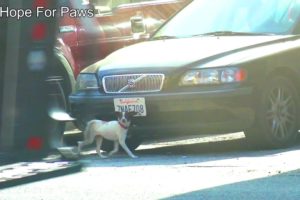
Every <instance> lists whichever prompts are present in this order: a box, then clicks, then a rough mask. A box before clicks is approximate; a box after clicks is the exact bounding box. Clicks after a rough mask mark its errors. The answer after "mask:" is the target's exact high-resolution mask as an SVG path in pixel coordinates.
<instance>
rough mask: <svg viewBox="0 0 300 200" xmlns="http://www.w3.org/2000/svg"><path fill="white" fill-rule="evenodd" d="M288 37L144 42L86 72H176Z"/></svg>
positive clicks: (117, 52) (117, 53) (118, 52)
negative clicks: (198, 63)
mask: <svg viewBox="0 0 300 200" xmlns="http://www.w3.org/2000/svg"><path fill="white" fill-rule="evenodd" d="M288 38H292V36H222V37H216V36H209V37H207V36H205V37H195V38H183V39H167V40H156V41H147V42H142V43H138V44H135V45H132V46H129V47H126V48H123V49H120V50H117V51H116V52H114V53H112V54H111V55H109V56H108V57H106V58H105V59H104V60H101V61H99V62H97V63H95V64H93V65H92V66H90V67H89V68H88V69H87V70H86V72H95V70H99V71H100V72H104V71H107V70H110V71H111V70H113V71H118V72H121V71H124V70H126V71H127V70H129V69H130V70H140V69H145V68H151V70H150V69H149V70H150V71H158V70H159V71H160V70H162V69H166V68H167V69H170V68H175V69H176V68H179V67H183V66H187V65H189V64H192V63H195V62H199V61H203V62H204V61H211V60H214V59H218V58H220V57H223V56H225V55H228V54H232V53H234V52H240V51H245V50H248V49H252V48H258V47H262V46H266V45H271V44H274V43H278V42H282V41H286V40H289V39H288Z"/></svg>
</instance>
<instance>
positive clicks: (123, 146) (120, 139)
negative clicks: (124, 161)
mask: <svg viewBox="0 0 300 200" xmlns="http://www.w3.org/2000/svg"><path fill="white" fill-rule="evenodd" d="M125 139H126V137H121V138H119V143H120V145H121V147H122V148H123V149H124V150H125V151H126V153H127V154H128V155H129V156H130V157H131V158H137V156H135V155H134V154H133V153H132V152H131V151H130V150H129V148H128V147H127V145H126V143H125Z"/></svg>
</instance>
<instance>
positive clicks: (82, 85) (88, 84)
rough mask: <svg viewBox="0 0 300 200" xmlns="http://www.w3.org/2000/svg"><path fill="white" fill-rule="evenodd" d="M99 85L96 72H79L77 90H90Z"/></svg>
mask: <svg viewBox="0 0 300 200" xmlns="http://www.w3.org/2000/svg"><path fill="white" fill-rule="evenodd" d="M95 88H99V87H98V82H97V77H96V74H79V75H78V77H77V81H76V90H89V89H95Z"/></svg>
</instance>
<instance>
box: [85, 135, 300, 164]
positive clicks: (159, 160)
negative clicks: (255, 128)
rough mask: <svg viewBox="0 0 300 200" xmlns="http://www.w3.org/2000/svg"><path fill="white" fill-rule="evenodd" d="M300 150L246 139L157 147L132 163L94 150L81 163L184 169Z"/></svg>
mask: <svg viewBox="0 0 300 200" xmlns="http://www.w3.org/2000/svg"><path fill="white" fill-rule="evenodd" d="M297 150H300V145H299V144H297V145H295V146H293V147H290V148H284V149H275V150H255V149H253V148H251V147H249V145H248V144H247V141H246V139H244V138H243V139H236V140H229V141H218V142H209V143H198V144H188V145H178V146H167V147H158V148H151V149H142V150H137V151H136V152H135V154H136V155H137V156H139V158H137V159H132V158H129V157H128V156H127V154H125V153H119V154H117V155H114V156H112V157H110V158H107V159H101V158H100V157H98V156H97V154H96V153H95V148H91V151H90V152H88V153H86V155H83V156H81V162H82V163H84V164H85V166H86V167H128V166H143V165H158V166H159V165H182V164H193V163H203V162H208V161H216V160H226V159H235V158H236V159H237V158H240V157H250V158H251V157H264V156H272V155H276V154H280V153H284V152H289V151H297Z"/></svg>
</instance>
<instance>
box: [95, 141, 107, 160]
mask: <svg viewBox="0 0 300 200" xmlns="http://www.w3.org/2000/svg"><path fill="white" fill-rule="evenodd" d="M102 141H103V138H102V137H101V136H96V151H97V154H98V155H99V156H100V157H101V158H107V156H105V155H103V154H101V146H102Z"/></svg>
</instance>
